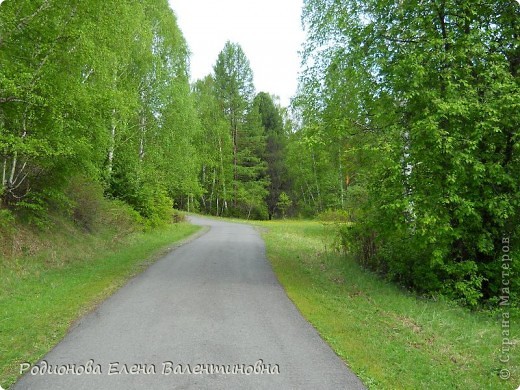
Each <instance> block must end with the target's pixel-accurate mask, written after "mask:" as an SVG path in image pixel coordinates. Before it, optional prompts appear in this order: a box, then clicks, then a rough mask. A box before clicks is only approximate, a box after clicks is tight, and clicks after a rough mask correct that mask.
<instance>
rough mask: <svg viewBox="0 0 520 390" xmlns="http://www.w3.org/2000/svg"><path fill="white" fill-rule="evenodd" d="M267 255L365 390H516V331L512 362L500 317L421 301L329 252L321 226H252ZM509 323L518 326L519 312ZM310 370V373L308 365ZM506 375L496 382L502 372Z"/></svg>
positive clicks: (329, 237) (519, 378)
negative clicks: (502, 359)
mask: <svg viewBox="0 0 520 390" xmlns="http://www.w3.org/2000/svg"><path fill="white" fill-rule="evenodd" d="M255 224H256V225H257V226H261V227H263V228H262V229H261V230H262V231H263V236H264V239H265V241H266V245H267V256H268V258H269V260H270V261H271V263H272V266H273V269H274V271H275V273H276V274H277V276H278V279H279V280H280V282H281V284H282V285H283V286H284V288H285V290H286V291H287V294H288V296H289V297H290V299H291V300H292V301H293V302H294V303H295V304H296V306H297V307H298V308H299V310H300V311H301V313H302V314H303V315H304V316H305V317H306V318H307V319H308V320H309V322H310V323H312V325H313V326H314V327H315V328H316V329H317V330H318V332H319V333H320V334H321V336H322V338H323V339H324V340H326V341H327V342H328V343H329V344H330V346H331V347H332V348H333V349H334V351H335V352H336V353H337V354H338V355H339V356H340V357H341V358H342V359H343V360H344V361H345V362H346V363H347V364H348V365H349V366H350V367H351V368H352V370H353V371H354V372H355V373H356V374H357V375H358V376H359V377H360V378H361V379H362V381H363V382H364V383H365V385H367V387H368V388H370V389H478V390H480V389H516V388H517V387H518V385H519V384H520V365H519V359H518V358H519V356H518V352H517V346H518V342H519V334H518V328H517V327H515V326H512V327H511V332H512V333H514V332H516V333H514V334H513V335H510V336H509V337H508V339H509V340H510V341H511V343H512V344H513V345H512V347H511V351H510V352H508V353H507V356H509V358H510V360H509V362H507V363H501V362H500V360H499V358H500V357H501V356H503V355H501V348H502V342H503V335H502V327H501V321H502V316H501V314H500V313H499V312H497V313H495V314H492V313H482V312H470V311H468V310H466V309H463V308H461V307H459V306H457V305H455V304H453V303H450V302H443V301H432V300H426V299H424V300H423V299H419V298H417V297H415V296H413V295H411V294H409V293H407V292H406V291H403V290H400V289H399V288H398V287H396V286H395V285H392V284H389V283H385V282H384V281H381V280H380V279H379V278H377V277H376V276H375V275H371V274H370V273H367V272H365V271H363V270H361V269H360V268H359V266H358V265H357V264H356V263H355V262H353V261H351V260H349V259H346V258H345V257H344V256H342V255H341V254H339V253H338V252H336V251H334V250H333V236H334V232H333V230H332V229H331V228H327V227H325V226H324V225H323V224H320V223H318V222H308V221H307V222H303V221H279V222H278V221H276V222H255ZM510 314H511V316H512V318H511V319H510V321H511V324H512V325H514V324H515V323H516V324H518V323H520V322H519V321H518V319H519V318H518V312H517V311H516V312H514V313H510ZM309 369H311V368H309ZM504 369H505V370H508V371H509V372H510V374H511V377H510V378H509V379H507V380H502V379H500V377H499V375H500V372H501V370H504Z"/></svg>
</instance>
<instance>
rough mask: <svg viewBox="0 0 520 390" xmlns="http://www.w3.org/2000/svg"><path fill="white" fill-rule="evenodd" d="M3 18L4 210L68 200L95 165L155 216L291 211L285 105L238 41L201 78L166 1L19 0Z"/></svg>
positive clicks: (0, 154)
mask: <svg viewBox="0 0 520 390" xmlns="http://www.w3.org/2000/svg"><path fill="white" fill-rule="evenodd" d="M0 20H1V21H2V23H1V24H0V164H1V166H0V168H1V169H0V171H1V172H0V173H1V189H0V204H1V206H0V207H1V208H2V209H3V210H4V211H5V210H12V211H16V212H18V213H22V214H23V213H26V214H27V213H29V214H31V215H33V216H38V215H39V216H44V215H45V214H46V213H47V212H48V210H49V209H50V208H51V207H52V208H56V207H62V206H63V207H65V208H66V207H67V204H68V203H70V202H69V201H70V199H68V197H67V191H70V189H69V190H67V188H68V187H70V182H74V180H73V178H74V177H76V176H78V175H82V176H84V177H85V178H86V180H87V181H90V182H95V183H99V184H101V185H102V187H103V189H104V193H105V196H106V197H108V198H114V199H120V200H122V201H124V202H126V203H128V204H129V205H131V206H132V207H133V208H134V209H135V210H137V211H138V212H139V213H140V214H141V215H142V216H143V217H144V218H145V219H146V220H148V221H150V222H151V223H152V224H154V223H159V222H160V221H161V220H164V219H167V218H168V215H169V214H170V210H171V208H172V205H175V206H176V207H179V208H184V209H188V210H202V211H204V212H207V213H213V214H217V215H237V216H244V217H248V218H250V217H255V218H267V217H268V216H269V215H273V214H275V213H276V212H277V207H276V202H277V198H278V197H279V195H280V192H281V191H282V190H283V189H284V188H285V187H284V186H285V184H284V182H283V180H284V179H282V178H281V175H282V173H281V172H282V170H283V169H284V168H283V161H282V160H283V153H282V148H283V140H282V138H283V132H284V131H285V127H284V122H283V120H282V115H283V110H282V109H281V107H279V106H277V105H275V103H274V102H273V100H272V98H271V96H270V95H268V94H265V93H264V94H259V95H258V96H256V97H255V88H254V85H253V74H252V71H251V68H250V66H249V61H248V59H247V57H246V56H245V54H244V52H243V51H242V49H241V47H240V46H239V45H238V44H235V43H230V42H228V43H226V44H225V46H224V48H223V50H222V52H221V53H220V54H219V56H218V58H217V59H216V63H215V67H214V72H213V74H211V75H209V76H208V77H206V78H205V79H204V80H199V81H197V82H196V83H195V85H193V86H190V84H189V66H188V62H189V51H188V47H187V45H186V42H185V41H184V38H183V35H182V33H181V31H180V30H179V28H178V26H177V22H176V18H175V15H174V13H173V11H172V10H171V9H170V8H169V6H168V3H167V1H166V0H164V1H141V2H135V1H111V0H109V1H92V2H88V4H87V3H86V2H81V1H70V2H67V3H66V4H63V3H62V2H58V1H55V0H39V1H23V0H10V1H7V2H5V3H4V4H2V7H1V8H0ZM271 177H273V178H274V179H273V180H271ZM268 196H269V201H267V197H268Z"/></svg>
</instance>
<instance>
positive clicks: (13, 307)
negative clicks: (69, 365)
mask: <svg viewBox="0 0 520 390" xmlns="http://www.w3.org/2000/svg"><path fill="white" fill-rule="evenodd" d="M198 229H199V227H197V226H193V225H189V224H187V223H178V224H174V225H170V226H168V227H166V228H162V229H156V230H153V231H150V232H147V233H134V234H130V235H128V236H126V237H125V238H122V239H118V240H117V241H114V240H113V238H114V237H113V235H110V234H107V232H104V233H103V234H97V235H88V234H82V235H78V232H77V231H71V232H68V233H64V234H61V235H58V236H49V237H48V240H52V239H57V240H58V241H59V243H57V244H56V245H54V246H53V249H52V250H42V251H40V252H39V254H38V255H33V256H29V257H25V258H18V259H10V260H6V259H2V258H0V260H1V261H0V286H1V289H0V386H3V387H4V388H5V387H8V386H10V385H11V384H12V383H13V382H14V381H15V380H16V378H17V376H18V371H19V364H20V363H21V362H32V363H34V362H36V361H37V360H38V359H40V358H41V357H42V356H43V355H44V354H45V353H46V352H48V351H49V350H50V349H51V348H53V347H54V345H55V344H57V343H58V342H59V341H60V340H61V339H62V338H63V336H64V335H65V334H66V332H67V330H68V328H69V327H70V326H71V324H72V323H73V322H74V321H75V320H76V319H78V318H79V317H80V316H81V315H83V314H85V313H86V312H88V311H89V310H91V309H92V308H93V307H95V305H96V304H98V303H99V302H101V301H102V300H103V299H104V298H106V297H108V296H109V295H110V294H111V293H113V292H114V291H115V290H116V289H117V288H119V287H121V286H122V285H123V284H124V283H125V282H126V281H127V280H128V279H130V278H131V277H132V276H134V275H136V274H137V273H139V272H140V271H142V270H143V269H144V268H145V267H146V266H147V265H149V264H150V263H151V262H152V261H154V260H155V259H157V258H158V256H159V255H160V254H161V253H164V252H165V251H167V250H168V249H170V248H171V246H172V243H175V242H177V241H180V240H182V239H184V238H186V237H188V236H189V235H191V234H193V233H194V232H196V231H197V230H198ZM43 241H45V240H43Z"/></svg>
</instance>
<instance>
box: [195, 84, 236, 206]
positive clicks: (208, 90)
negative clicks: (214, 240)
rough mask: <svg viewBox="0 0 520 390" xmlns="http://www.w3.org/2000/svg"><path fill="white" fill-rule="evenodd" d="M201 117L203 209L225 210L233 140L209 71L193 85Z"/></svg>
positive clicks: (231, 167) (230, 173)
mask: <svg viewBox="0 0 520 390" xmlns="http://www.w3.org/2000/svg"><path fill="white" fill-rule="evenodd" d="M193 91H194V95H195V101H196V107H197V111H198V119H199V121H200V124H201V127H202V131H201V132H200V133H199V138H198V141H197V145H198V153H199V155H200V156H201V159H202V163H201V171H200V182H201V185H202V186H203V188H204V192H203V193H202V194H201V202H202V206H203V210H204V211H205V212H206V213H211V214H215V215H221V214H224V213H225V211H226V210H227V208H228V202H229V201H230V200H231V198H230V194H231V193H230V191H229V185H230V184H231V183H232V182H233V141H232V138H231V133H230V131H229V125H228V120H227V119H226V117H225V115H224V113H223V112H222V110H221V107H220V103H219V101H218V99H217V97H216V91H215V81H214V79H213V77H212V76H210V75H208V76H206V77H205V78H204V79H202V80H198V81H197V82H196V83H195V85H194V88H193Z"/></svg>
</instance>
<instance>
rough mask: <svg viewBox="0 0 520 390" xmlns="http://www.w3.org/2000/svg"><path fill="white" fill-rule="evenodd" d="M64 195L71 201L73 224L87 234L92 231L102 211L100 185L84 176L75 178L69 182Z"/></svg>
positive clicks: (102, 199)
mask: <svg viewBox="0 0 520 390" xmlns="http://www.w3.org/2000/svg"><path fill="white" fill-rule="evenodd" d="M66 195H67V197H68V198H69V199H70V201H71V208H72V210H71V214H72V219H73V220H74V222H75V223H76V224H77V225H78V226H79V227H81V228H82V229H84V230H86V231H88V232H92V231H94V230H95V228H96V224H97V222H98V220H99V218H100V215H101V214H102V213H103V211H104V210H103V205H104V203H105V198H104V196H103V188H102V187H101V184H99V183H96V182H94V181H92V180H90V179H87V178H86V177H84V176H76V177H74V178H72V180H71V181H70V182H69V185H68V187H67V189H66Z"/></svg>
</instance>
